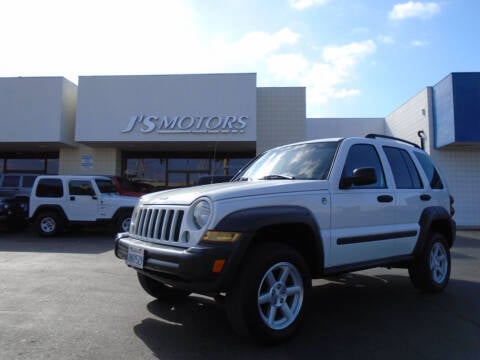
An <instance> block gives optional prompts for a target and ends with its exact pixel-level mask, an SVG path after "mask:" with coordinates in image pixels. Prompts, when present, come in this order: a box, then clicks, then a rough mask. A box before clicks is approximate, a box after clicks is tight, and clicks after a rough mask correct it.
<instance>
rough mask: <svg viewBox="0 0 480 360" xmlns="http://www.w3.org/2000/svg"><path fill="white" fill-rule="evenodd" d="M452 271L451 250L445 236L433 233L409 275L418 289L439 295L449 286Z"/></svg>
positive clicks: (415, 260)
mask: <svg viewBox="0 0 480 360" xmlns="http://www.w3.org/2000/svg"><path fill="white" fill-rule="evenodd" d="M450 270H451V259H450V248H449V247H448V244H447V241H446V239H445V236H444V235H443V234H441V233H432V234H431V235H430V236H429V238H428V240H427V243H426V244H425V247H424V249H423V250H422V252H421V253H420V254H418V255H417V256H416V258H415V259H414V261H413V263H412V264H411V265H410V267H409V268H408V274H409V275H410V280H411V281H412V283H413V285H414V286H415V287H416V288H417V289H419V290H421V291H424V292H429V293H437V292H440V291H442V290H443V289H445V287H446V286H447V284H448V281H449V279H450Z"/></svg>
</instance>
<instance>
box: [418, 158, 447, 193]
mask: <svg viewBox="0 0 480 360" xmlns="http://www.w3.org/2000/svg"><path fill="white" fill-rule="evenodd" d="M415 156H416V157H417V159H418V161H419V162H420V165H422V168H423V171H425V175H427V178H428V181H429V182H430V187H431V188H432V189H443V183H442V180H441V179H440V175H439V174H438V171H437V169H435V166H433V164H432V161H431V160H430V158H429V157H428V156H427V155H425V154H423V153H419V152H415Z"/></svg>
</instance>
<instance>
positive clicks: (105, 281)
mask: <svg viewBox="0 0 480 360" xmlns="http://www.w3.org/2000/svg"><path fill="white" fill-rule="evenodd" d="M112 239H113V237H112V236H111V235H110V234H108V233H102V232H84V233H79V232H77V233H75V234H74V233H71V234H66V235H64V236H62V237H59V238H55V239H43V238H39V237H37V236H36V235H35V234H34V233H32V232H30V231H27V232H25V233H8V232H5V231H3V230H0V276H1V280H0V359H156V358H160V359H217V358H218V359H226V358H228V359H245V358H249V359H318V358H323V359H407V358H408V359H475V360H478V359H480V232H459V234H458V237H457V242H456V244H455V246H454V248H453V249H452V260H453V268H452V278H451V280H450V284H449V285H448V287H447V289H446V291H445V292H444V293H442V294H440V295H433V296H432V295H425V294H420V293H418V292H417V291H416V290H415V289H414V288H413V286H412V285H411V284H410V281H409V279H408V275H407V272H406V271H405V270H388V269H374V270H368V271H362V272H358V273H353V274H348V275H345V276H343V277H340V278H335V279H330V280H329V281H326V280H322V281H315V282H314V290H313V299H312V304H313V306H312V308H311V309H310V312H309V315H308V318H307V321H306V323H305V325H304V326H303V328H302V329H301V331H300V333H299V334H298V336H297V337H296V338H294V339H293V340H291V341H290V342H288V343H286V344H281V345H279V346H276V347H257V346H256V345H254V344H253V343H251V342H250V341H248V340H246V339H242V338H238V337H237V336H236V335H235V334H233V333H232V332H231V330H230V328H229V325H228V322H227V318H226V315H225V313H224V311H223V307H222V305H220V304H217V303H216V302H214V301H213V300H212V299H210V298H206V297H201V296H196V295H192V296H190V297H189V299H188V301H186V302H184V303H182V304H163V303H160V302H159V301H157V300H154V299H153V298H152V297H150V296H149V295H147V294H146V293H144V292H143V290H141V288H140V285H139V284H138V283H137V280H136V276H135V273H134V271H132V270H130V269H128V268H127V267H126V266H125V265H124V264H123V263H122V262H121V261H120V260H118V259H116V258H115V257H114V255H113V251H112V248H113V240H112Z"/></svg>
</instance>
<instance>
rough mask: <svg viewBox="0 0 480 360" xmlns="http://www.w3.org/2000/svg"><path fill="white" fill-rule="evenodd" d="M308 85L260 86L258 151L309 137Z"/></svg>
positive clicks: (258, 90)
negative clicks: (306, 93) (307, 123)
mask: <svg viewBox="0 0 480 360" xmlns="http://www.w3.org/2000/svg"><path fill="white" fill-rule="evenodd" d="M305 117H306V100H305V88H304V87H275V88H257V154H259V153H262V152H263V151H265V150H268V149H271V148H273V147H276V146H280V145H285V144H289V143H294V142H298V141H303V140H304V139H305V131H306V127H305Z"/></svg>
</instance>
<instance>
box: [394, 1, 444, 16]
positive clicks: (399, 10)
mask: <svg viewBox="0 0 480 360" xmlns="http://www.w3.org/2000/svg"><path fill="white" fill-rule="evenodd" d="M439 12H440V5H439V4H438V3H435V2H428V3H422V2H413V1H409V2H407V3H403V4H396V5H394V6H393V9H392V11H390V13H389V17H390V19H393V20H403V19H407V18H422V19H427V18H430V17H432V16H434V15H436V14H438V13H439Z"/></svg>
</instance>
